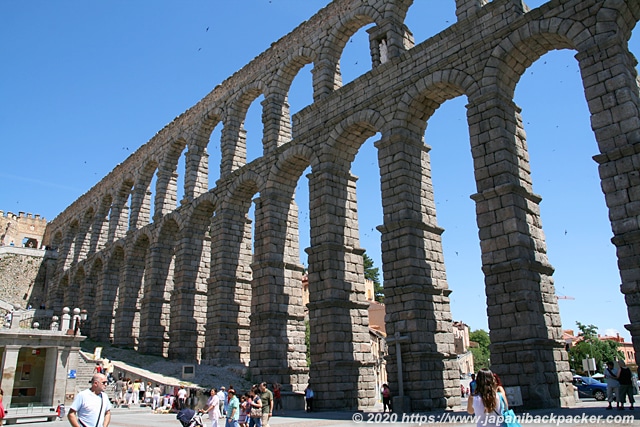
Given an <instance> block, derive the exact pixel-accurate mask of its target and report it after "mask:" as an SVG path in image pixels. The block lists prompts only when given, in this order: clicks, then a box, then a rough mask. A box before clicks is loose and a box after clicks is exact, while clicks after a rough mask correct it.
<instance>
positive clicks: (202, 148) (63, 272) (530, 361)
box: [45, 0, 640, 410]
mask: <svg viewBox="0 0 640 427" xmlns="http://www.w3.org/2000/svg"><path fill="white" fill-rule="evenodd" d="M411 4H412V2H411V1H410V0H335V1H333V2H331V3H330V4H329V5H328V6H327V7H325V8H324V9H322V10H321V11H319V12H318V13H317V14H316V15H315V16H313V17H312V18H310V19H309V20H307V21H305V22H304V23H302V24H301V25H300V26H299V27H297V28H296V29H295V30H294V31H293V32H291V33H290V34H288V35H287V36H285V37H283V38H282V39H280V40H278V41H277V42H275V43H273V44H272V45H271V47H270V48H269V49H268V50H267V51H265V52H264V53H262V54H261V55H259V56H258V57H256V58H255V59H254V60H253V61H251V62H250V63H249V64H247V65H246V66H245V67H243V68H242V69H241V70H239V71H238V72H236V73H235V74H233V75H232V76H231V77H229V78H228V79H227V80H225V81H224V82H223V83H222V84H220V85H218V86H217V87H216V88H215V89H214V90H213V91H212V92H211V93H209V94H207V95H206V96H205V97H204V98H203V99H202V100H201V101H200V102H198V103H197V104H196V105H194V106H193V107H191V108H190V109H188V110H187V111H185V112H184V113H183V114H181V115H180V116H179V117H177V118H176V119H175V120H174V121H173V122H171V123H170V124H168V125H167V126H165V127H164V128H163V129H162V130H160V131H159V132H158V133H157V134H156V135H155V136H154V137H153V138H151V140H149V141H148V142H147V143H146V144H144V145H142V146H141V147H140V148H139V149H138V150H137V151H136V152H135V153H133V154H132V155H131V156H130V157H129V158H127V159H126V160H125V161H124V162H123V163H121V164H120V165H118V166H116V167H115V168H114V169H113V171H112V172H110V173H109V174H108V175H107V176H106V177H104V178H103V179H102V180H101V181H100V182H98V183H97V184H96V185H95V186H94V187H93V188H92V189H91V190H89V191H88V192H87V193H86V194H84V195H83V196H81V197H80V198H79V199H77V200H76V201H75V202H74V203H73V204H71V205H70V206H69V207H68V208H67V209H65V211H64V212H62V213H61V214H60V215H59V216H58V217H57V218H55V219H54V220H53V221H52V222H51V223H50V224H49V225H48V226H47V230H46V234H45V243H46V244H48V245H51V246H54V247H57V248H59V258H58V262H57V265H56V269H55V273H54V277H52V279H51V282H50V286H47V305H48V306H49V305H51V306H52V307H53V308H54V309H56V310H59V309H60V308H61V307H62V306H69V307H78V306H80V307H86V308H87V309H90V310H91V313H90V319H91V320H90V322H91V328H90V334H91V335H92V336H93V337H97V338H101V339H106V338H107V337H109V338H110V339H112V340H113V341H114V342H116V343H119V344H120V345H131V346H134V348H136V349H137V350H138V351H141V352H146V353H152V354H160V355H165V356H168V357H172V358H176V359H181V360H194V361H202V362H203V363H212V364H221V363H244V364H248V365H249V367H250V371H251V372H252V374H254V375H255V379H256V380H261V379H264V380H267V381H268V382H276V381H277V382H280V383H281V384H290V385H291V386H292V389H293V390H294V391H300V390H302V389H303V388H304V386H305V385H306V382H307V380H309V382H310V383H311V384H312V386H313V389H314V391H315V392H316V402H317V407H318V408H319V409H329V408H332V409H337V408H350V409H354V408H363V407H367V406H370V405H371V404H373V403H374V401H375V393H374V382H375V378H374V370H373V368H374V361H373V360H372V358H371V352H370V341H369V338H368V323H369V322H368V316H367V302H366V296H365V284H364V268H363V259H362V254H363V252H364V250H363V249H362V248H361V247H360V244H359V237H358V236H359V234H358V212H357V209H356V208H357V203H356V191H355V188H356V184H357V177H356V176H353V175H352V173H351V163H352V162H353V160H354V158H355V156H356V154H357V153H358V151H359V149H360V147H361V146H362V144H364V142H365V141H366V140H367V139H368V138H369V137H372V136H374V135H380V139H379V140H378V141H377V142H376V143H375V147H376V149H377V150H378V168H379V169H378V172H379V176H380V183H381V189H382V208H383V213H384V219H383V221H384V222H383V224H380V225H379V226H378V227H377V229H378V231H379V232H380V234H381V247H382V262H383V266H382V269H383V273H384V292H385V305H386V310H387V314H386V318H385V323H386V325H385V326H386V330H387V333H388V336H389V338H390V346H389V356H388V359H387V371H388V378H389V383H390V385H391V388H392V389H394V390H398V389H399V387H403V388H404V394H405V396H407V397H408V398H409V399H410V402H411V407H412V409H413V410H427V409H432V408H442V407H451V406H454V405H456V404H458V403H459V402H460V379H459V372H458V366H457V361H456V355H455V346H454V336H453V331H452V318H451V312H450V307H449V294H450V292H451V290H450V289H449V287H448V283H447V275H446V266H445V264H444V259H443V255H442V240H441V235H442V233H443V231H444V230H443V229H442V228H441V227H439V225H438V222H437V219H436V205H435V201H434V195H433V186H432V182H431V165H430V154H429V151H430V147H429V145H427V144H425V142H428V141H425V140H424V136H425V129H426V127H427V123H428V121H429V120H430V119H431V117H432V115H433V114H434V112H435V111H436V110H437V109H438V108H439V107H440V105H441V104H443V103H444V102H446V101H447V100H450V99H453V98H456V97H460V96H466V99H467V100H468V103H467V105H466V108H467V125H468V129H469V135H470V139H469V144H470V150H471V153H472V155H473V168H474V176H475V180H476V189H477V193H476V194H474V195H472V199H473V200H474V201H475V203H476V214H477V224H478V228H479V240H480V247H481V250H482V269H483V272H484V274H485V286H486V296H487V315H488V323H489V328H490V338H491V364H492V367H494V369H495V370H496V372H497V373H498V374H499V375H500V377H501V378H502V381H503V383H504V385H505V386H507V387H520V388H521V392H522V397H523V400H524V402H525V405H526V406H528V407H553V406H560V405H566V404H569V403H571V402H572V399H573V390H572V385H571V372H570V370H569V363H568V359H567V354H566V352H565V350H564V346H563V343H562V341H561V324H560V315H559V310H558V304H557V298H556V296H555V288H554V282H553V278H552V276H553V272H554V268H553V266H552V265H551V264H550V262H549V260H548V258H547V250H546V242H545V236H544V232H543V228H542V222H541V219H540V207H539V204H540V201H541V198H540V197H539V196H538V195H537V194H535V193H534V192H533V180H532V175H531V170H530V169H531V168H530V165H529V157H528V149H527V140H526V132H525V126H524V123H523V121H522V118H521V116H520V108H519V107H518V105H516V104H515V102H514V100H513V96H514V92H515V90H516V87H517V85H518V82H519V81H520V77H521V76H522V75H523V74H524V73H525V72H526V71H527V68H528V67H529V66H530V65H531V64H532V63H533V62H535V61H536V60H537V59H539V58H540V57H541V56H542V55H544V54H546V53H547V52H550V51H552V50H556V49H570V50H573V51H575V52H576V55H575V57H576V60H577V61H578V63H579V66H580V70H581V76H580V77H581V78H582V82H583V86H584V89H585V98H586V101H587V104H588V106H589V109H590V113H591V124H592V128H593V131H594V134H595V136H596V139H597V142H598V148H599V150H600V153H599V154H597V155H596V156H594V159H595V160H596V161H597V162H598V164H599V167H600V169H599V170H600V175H601V179H602V191H603V192H604V193H605V197H606V201H607V206H608V207H609V217H610V220H611V224H612V230H613V232H614V235H615V237H614V239H613V243H614V244H615V245H616V247H617V250H618V258H619V263H618V264H619V267H620V271H621V279H622V282H623V283H622V287H621V290H622V292H623V293H624V294H625V296H626V301H627V304H628V306H629V316H630V325H628V326H627V327H628V328H629V330H630V331H631V335H632V339H633V342H634V346H636V350H640V270H639V269H638V268H637V264H638V263H637V259H638V258H639V257H640V223H639V221H640V220H639V218H640V217H639V216H638V215H637V213H638V211H639V210H640V209H639V207H638V199H640V197H639V196H638V195H639V194H640V179H639V178H638V175H639V172H638V170H639V169H640V168H639V167H638V165H639V164H640V154H638V153H640V148H639V147H640V136H639V135H640V109H639V108H638V107H639V106H640V96H639V94H638V84H637V73H636V69H635V65H636V61H635V58H634V57H633V55H631V53H630V52H629V51H628V48H627V42H628V40H629V38H630V34H631V30H632V29H633V28H634V27H635V25H636V23H637V21H638V20H639V19H640V3H639V2H637V1H627V2H623V1H610V0H563V1H558V0H552V1H550V2H548V3H546V4H544V5H542V6H540V7H539V8H536V9H533V10H530V9H529V8H528V7H527V6H526V4H525V3H524V2H522V1H520V0H494V1H491V2H487V1H485V0H456V7H457V13H456V15H457V18H458V22H456V23H454V24H453V25H452V26H450V27H449V28H447V29H446V30H444V31H442V32H441V33H439V34H437V35H435V36H434V37H432V38H430V39H429V40H426V41H424V42H422V43H420V44H418V45H415V46H414V43H413V37H412V35H411V31H410V29H409V28H407V26H406V25H405V24H404V18H405V16H406V13H407V10H408V8H409V6H410V5H411ZM369 24H374V25H373V26H372V27H371V28H368V29H367V32H368V34H369V41H370V46H369V50H370V51H369V53H370V57H371V70H370V71H368V72H366V73H365V74H363V75H362V76H360V77H359V78H357V79H355V80H354V81H353V82H351V83H349V84H348V85H344V86H343V85H342V78H341V74H340V65H339V63H340V56H341V53H342V51H343V50H344V47H345V45H346V43H347V42H348V40H349V38H350V37H351V35H353V34H354V33H355V32H356V31H357V30H358V29H359V28H362V27H364V26H366V25H369ZM382 46H384V47H385V49H384V54H383V49H382ZM309 63H311V64H313V82H312V86H313V99H314V102H313V104H311V105H309V106H308V107H306V108H305V109H303V110H302V111H300V112H298V113H297V114H295V115H294V116H291V114H290V112H289V106H288V103H287V96H288V91H289V88H290V86H291V83H292V81H293V79H294V78H295V76H296V74H297V73H298V71H300V69H301V68H302V67H303V66H304V65H305V64H309ZM260 95H263V96H264V100H263V101H262V102H261V106H262V109H263V110H262V111H263V114H262V120H263V125H264V128H263V135H262V143H263V147H262V148H263V155H262V156H261V157H260V158H258V159H256V160H254V161H252V162H250V163H247V156H246V154H247V146H246V144H247V139H246V131H245V129H244V127H243V123H244V119H245V115H246V112H247V110H248V108H249V106H250V104H251V103H252V102H253V101H254V100H256V99H257V98H258V97H259V96H260ZM218 126H222V133H221V135H222V137H221V141H220V150H221V158H222V160H221V162H220V164H219V165H209V164H208V159H209V155H208V153H207V150H208V149H209V148H210V146H213V145H215V144H210V142H209V139H210V137H211V135H212V132H213V130H214V129H215V128H216V127H218ZM182 155H184V156H185V159H186V161H185V168H184V170H178V163H179V162H178V159H179V158H180V156H182ZM214 167H215V168H219V170H220V179H219V180H217V181H216V182H215V183H213V182H209V170H210V169H211V168H214ZM308 167H310V168H311V173H309V174H308V175H306V177H303V176H302V174H303V173H304V171H305V170H306V169H307V168H308ZM179 174H183V176H184V178H185V179H184V194H185V196H184V198H183V199H182V200H178V191H177V185H178V184H177V183H178V180H177V177H178V175H179ZM154 178H155V185H154V186H152V185H151V184H152V182H154ZM304 178H306V179H307V181H306V182H307V183H308V186H309V200H310V206H309V210H310V212H309V218H310V230H309V235H310V236H311V239H310V240H311V244H310V247H309V248H300V246H299V242H298V227H299V223H298V207H297V206H296V204H295V197H294V196H295V189H296V187H297V185H298V183H299V181H300V180H301V179H304ZM252 205H253V206H254V208H255V224H252V220H251V219H250V218H249V215H248V212H249V210H250V207H251V206H252ZM252 230H254V232H255V234H254V235H253V236H252V235H251V233H252ZM301 250H304V251H306V253H307V255H308V260H309V267H308V278H309V303H308V304H307V308H308V310H309V324H310V349H309V350H310V354H311V366H310V367H307V366H306V363H305V351H306V345H305V342H304V310H303V307H302V293H301V287H300V281H301V279H302V273H303V271H304V268H303V267H302V266H301V265H300V262H299V259H300V251H301ZM91 302H95V304H92V303H91ZM398 352H399V353H398ZM638 353H640V351H636V354H638ZM398 360H400V362H398Z"/></svg>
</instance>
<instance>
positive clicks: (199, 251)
mask: <svg viewBox="0 0 640 427" xmlns="http://www.w3.org/2000/svg"><path fill="white" fill-rule="evenodd" d="M207 219H208V218H207ZM208 225H209V222H208V221H207V222H206V223H205V224H202V226H203V227H202V228H203V229H194V228H191V229H189V230H186V232H185V233H184V236H185V237H183V238H182V239H181V241H180V244H179V247H178V250H177V251H176V252H177V257H176V269H175V274H174V289H173V292H172V293H171V303H170V313H171V322H170V324H171V329H170V330H169V358H171V359H177V360H184V361H190V362H195V361H197V360H199V359H200V346H199V341H200V340H199V334H200V332H201V330H202V328H200V327H199V326H200V325H202V326H204V323H205V322H206V306H207V295H206V291H205V288H204V287H200V288H198V286H197V285H198V279H199V273H200V268H201V265H202V260H203V259H206V260H209V259H210V257H211V254H210V251H209V245H210V242H209V241H208V240H205V236H204V233H205V231H208V229H209V227H208Z"/></svg>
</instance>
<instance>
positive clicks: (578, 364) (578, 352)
mask: <svg viewBox="0 0 640 427" xmlns="http://www.w3.org/2000/svg"><path fill="white" fill-rule="evenodd" d="M576 325H577V326H578V329H579V330H580V333H579V334H578V336H579V337H582V340H581V341H580V342H578V343H577V344H576V345H574V346H573V347H571V348H569V364H570V366H571V370H572V371H574V372H576V373H577V372H580V373H586V372H584V371H583V369H582V361H583V360H584V359H587V355H588V356H589V357H588V358H594V359H596V371H598V372H602V371H603V370H604V364H605V363H606V362H607V361H609V360H611V361H613V360H616V359H622V360H624V355H623V354H622V352H621V351H620V350H618V347H619V344H618V343H617V342H615V341H610V340H600V338H598V328H597V327H596V326H594V325H583V324H582V323H580V322H576Z"/></svg>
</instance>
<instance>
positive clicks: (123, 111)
mask: <svg viewBox="0 0 640 427" xmlns="http://www.w3.org/2000/svg"><path fill="white" fill-rule="evenodd" d="M327 3H328V1H327V0H304V1H300V0H234V1H233V2H231V1H210V0H209V1H205V0H187V1H183V2H176V1H168V0H155V1H153V2H152V1H150V0H140V1H135V2H131V1H126V0H111V1H108V2H107V1H104V0H101V1H93V2H86V1H79V0H67V1H59V2H51V1H49V0H40V1H36V0H23V1H11V0H8V1H3V2H0V40H1V42H0V59H1V63H2V64H3V66H2V68H1V69H0V99H1V102H0V141H1V146H2V153H3V156H2V158H3V162H2V169H0V180H1V181H2V183H3V185H2V190H1V191H0V209H1V210H4V211H5V212H7V211H11V212H14V213H17V212H18V211H23V212H31V213H34V214H40V215H42V216H44V217H46V218H47V219H49V220H51V219H53V218H54V217H55V216H56V215H57V214H58V213H60V212H61V211H62V210H64V208H65V207H66V206H68V205H69V204H70V203H72V202H73V201H74V200H75V199H76V198H78V197H79V196H80V195H82V194H83V193H84V192H86V191H87V190H88V189H89V188H91V187H92V186H93V185H94V184H95V183H96V182H97V181H98V180H99V179H101V178H102V177H103V176H105V175H106V174H107V173H108V172H109V171H111V170H112V169H113V168H114V167H115V166H116V165H117V164H118V163H120V162H122V161H123V160H124V159H126V158H127V157H128V156H129V155H130V154H131V153H133V152H134V151H135V150H136V149H137V148H138V147H140V146H141V145H142V144H144V143H145V142H147V141H148V140H149V139H150V138H151V137H153V135H155V133H156V132H158V131H159V130H160V129H162V128H163V127H164V126H165V125H166V124H168V123H169V122H170V121H171V120H173V118H174V117H176V116H178V115H179V114H181V113H182V112H183V111H184V110H186V109H187V108H189V107H191V106H192V105H194V104H195V103H197V102H198V101H199V100H200V99H201V98H203V97H204V96H205V95H206V94H207V93H209V92H210V91H211V90H212V89H213V88H214V87H215V86H216V85H217V84H219V83H220V82H221V81H223V80H224V79H226V78H227V77H229V76H230V75H231V74H233V73H234V72H235V71H237V70H238V69H240V68H241V67H242V66H243V65H245V64H246V63H248V62H249V61H250V60H251V59H253V58H254V57H255V56H257V55H258V54H259V53H261V52H263V51H264V50H266V49H267V48H268V47H269V45H270V44H271V43H272V42H274V41H276V40H278V39H279V38H280V37H282V36H284V35H285V34H287V33H289V32H290V31H291V30H293V29H294V28H295V27H296V26H297V25H299V24H300V23H301V22H303V21H304V20H306V19H308V18H309V17H311V16H312V15H313V14H314V13H315V12H316V11H318V10H319V9H320V8H322V7H324V6H325V5H326V4H327ZM542 3H543V2H542V1H539V0H536V1H530V2H528V4H529V5H530V6H531V7H537V6H539V5H540V4H542ZM454 8H455V1H454V0H438V1H434V0H416V1H415V4H414V5H413V6H412V7H411V9H410V10H409V14H408V18H407V22H406V23H407V25H408V27H409V29H410V30H411V31H412V32H413V34H414V37H415V39H416V43H420V42H422V41H424V40H426V39H428V38H429V37H431V36H432V35H434V34H437V33H438V32H440V31H442V30H443V29H445V28H446V27H448V26H449V25H451V24H452V23H454V22H455V9H454ZM637 32H638V31H636V33H637ZM366 37H367V34H366V31H365V29H360V30H359V31H358V32H357V33H356V34H355V35H354V37H353V42H351V43H348V44H347V47H346V49H345V52H344V53H343V59H342V63H341V69H342V71H343V80H344V82H345V83H348V82H349V81H351V80H353V79H354V78H355V77H357V76H359V75H361V74H363V73H365V72H366V71H368V70H369V69H370V65H369V64H370V63H369V62H368V57H367V55H368V47H367V46H368V43H367V39H366ZM630 49H631V51H632V52H633V53H634V54H636V55H638V54H640V38H639V37H638V36H637V35H636V34H635V33H634V37H633V38H632V40H631V43H630ZM574 54H575V53H574V52H570V51H554V52H551V53H549V54H547V55H545V56H543V57H542V58H541V59H540V60H538V61H537V62H536V63H534V64H533V65H532V66H531V68H530V69H528V70H527V71H526V73H525V75H523V77H522V79H521V80H520V82H519V85H518V89H517V92H516V103H517V104H518V105H519V106H520V107H521V108H522V116H523V120H524V123H525V130H526V132H527V139H528V144H529V149H530V157H531V166H532V176H533V182H534V190H535V192H536V193H538V194H540V195H541V196H542V198H543V201H542V203H541V209H542V223H543V227H544V231H545V234H546V237H547V246H548V255H549V259H550V262H551V264H552V265H553V266H554V267H555V268H556V273H555V274H554V279H555V283H556V290H557V293H558V295H565V296H570V297H574V298H575V299H573V300H570V299H566V300H564V299H563V300H560V301H559V304H560V310H561V316H562V320H563V327H564V328H574V329H575V322H576V321H579V322H581V323H586V324H594V325H596V326H598V327H599V329H600V333H605V332H606V331H607V330H610V329H611V330H617V331H619V332H620V333H621V334H622V335H623V336H625V337H627V338H628V337H629V333H628V332H627V331H626V330H625V329H624V324H626V323H628V317H627V311H626V306H625V304H624V299H623V296H622V294H620V292H619V285H620V277H619V273H618V270H617V266H616V257H615V249H614V247H613V245H612V244H611V242H610V239H611V237H612V233H611V227H610V224H609V221H608V213H607V209H606V206H605V203H604V196H603V194H602V192H601V190H600V184H599V178H598V175H597V166H596V163H595V162H594V161H593V160H592V158H591V157H592V156H593V155H595V154H597V153H598V151H597V145H596V142H595V139H594V136H593V132H592V131H591V129H590V125H589V115H588V111H587V108H586V102H585V100H584V93H583V89H582V84H581V81H580V75H579V72H578V66H577V62H576V60H575V59H574V57H573V55H574ZM310 70H311V67H310V65H308V66H307V67H305V68H303V69H302V70H301V71H300V73H299V75H298V77H296V80H295V81H294V84H293V86H292V90H291V93H290V104H291V110H292V112H295V111H298V110H300V109H302V108H303V107H304V106H306V105H308V104H309V103H311V74H310ZM261 99H262V98H259V99H258V100H256V101H255V102H254V103H253V104H252V106H251V108H250V109H249V113H248V116H247V120H246V127H247V131H248V144H249V147H248V156H249V158H250V159H251V158H252V157H255V156H256V155H257V153H258V152H259V150H260V137H261V122H260V107H259V101H260V100H261ZM465 104H466V98H464V97H461V98H457V99H454V100H451V101H447V102H446V103H445V104H443V105H442V106H441V107H440V109H439V110H438V111H437V112H436V114H435V115H434V117H433V118H432V119H430V121H429V125H428V128H427V132H426V134H425V139H426V142H427V144H429V145H430V146H431V147H432V151H431V159H432V170H433V181H434V188H435V197H436V206H437V209H438V223H439V225H440V226H441V227H443V228H444V229H445V233H444V234H443V245H444V251H445V262H446V266H447V277H448V282H449V287H450V289H452V290H453V293H452V294H451V307H452V312H453V317H454V319H456V320H462V321H465V322H466V323H467V324H469V325H470V326H471V328H472V329H480V328H482V329H487V320H486V308H485V297H484V289H483V287H484V285H483V276H482V272H481V263H480V247H479V240H478V232H477V226H476V222H475V207H474V203H473V202H472V200H471V199H470V198H469V196H470V195H471V194H473V193H475V183H474V180H473V168H472V160H471V154H470V150H469V136H468V130H467V127H466V114H465ZM219 133H220V126H219V127H218V128H216V130H215V131H214V134H213V135H212V137H211V142H210V145H209V153H210V156H211V157H210V162H211V166H210V170H211V171H212V172H211V173H212V174H213V175H212V176H211V177H210V182H214V181H215V179H216V178H217V175H215V174H216V173H218V166H217V164H215V161H216V159H219V153H216V147H217V148H219V143H218V141H219ZM375 139H376V138H375V137H373V138H372V139H370V140H368V141H367V142H366V143H365V144H364V146H363V147H362V149H361V151H360V153H359V154H358V156H357V158H356V161H355V163H354V165H353V172H354V174H355V175H357V176H359V181H358V207H359V212H360V214H359V215H360V237H361V246H362V247H363V248H365V249H366V250H367V253H368V254H369V255H370V256H371V257H372V258H373V259H374V262H375V264H376V266H378V267H381V261H380V236H379V233H378V231H377V230H376V229H375V227H376V226H378V225H380V224H381V223H382V214H381V208H380V197H379V178H378V172H377V166H376V155H375V149H374V147H373V142H374V141H375ZM305 187H306V178H304V175H303V178H302V180H301V181H300V183H299V186H298V189H299V190H298V199H297V200H298V203H299V205H300V225H301V229H303V231H302V232H301V246H302V247H303V248H304V247H307V246H308V207H307V203H308V197H307V196H306V194H305V192H306V190H305ZM302 262H303V263H305V264H306V259H304V258H303V260H302Z"/></svg>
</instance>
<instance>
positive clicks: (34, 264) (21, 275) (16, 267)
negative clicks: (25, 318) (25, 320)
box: [0, 246, 55, 308]
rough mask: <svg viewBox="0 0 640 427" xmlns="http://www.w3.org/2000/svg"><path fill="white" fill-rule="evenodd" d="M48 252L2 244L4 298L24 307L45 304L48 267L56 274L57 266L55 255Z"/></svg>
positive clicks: (0, 284)
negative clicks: (52, 256)
mask: <svg viewBox="0 0 640 427" xmlns="http://www.w3.org/2000/svg"><path fill="white" fill-rule="evenodd" d="M45 255H46V252H45V251H44V250H40V249H29V248H16V247H10V246H5V247H0V300H2V301H6V302H8V303H10V304H12V305H13V306H15V307H20V308H26V307H27V306H28V305H29V304H31V305H32V306H33V308H38V307H40V305H41V304H43V303H45V302H46V295H45V283H46V278H47V269H49V274H52V270H53V269H52V268H55V258H51V256H48V257H46V258H45ZM45 259H47V260H48V261H44V260H45Z"/></svg>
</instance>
